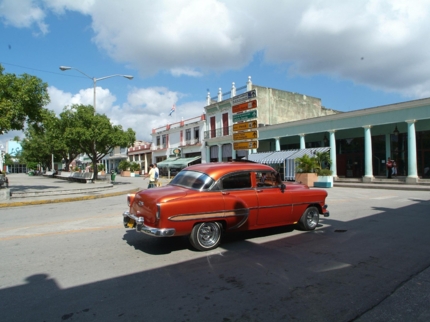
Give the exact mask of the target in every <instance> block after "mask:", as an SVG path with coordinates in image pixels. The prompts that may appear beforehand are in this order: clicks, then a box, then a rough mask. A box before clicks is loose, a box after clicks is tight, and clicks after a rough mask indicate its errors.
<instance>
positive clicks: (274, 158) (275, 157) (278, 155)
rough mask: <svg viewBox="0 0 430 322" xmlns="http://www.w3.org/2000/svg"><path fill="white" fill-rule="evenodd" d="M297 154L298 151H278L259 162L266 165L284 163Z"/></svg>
mask: <svg viewBox="0 0 430 322" xmlns="http://www.w3.org/2000/svg"><path fill="white" fill-rule="evenodd" d="M295 153H297V150H287V151H277V152H274V153H272V154H271V155H269V156H267V157H266V158H264V159H263V160H261V161H259V162H261V163H266V164H269V163H283V162H284V161H285V160H286V159H288V158H289V157H291V156H292V155H293V154H295Z"/></svg>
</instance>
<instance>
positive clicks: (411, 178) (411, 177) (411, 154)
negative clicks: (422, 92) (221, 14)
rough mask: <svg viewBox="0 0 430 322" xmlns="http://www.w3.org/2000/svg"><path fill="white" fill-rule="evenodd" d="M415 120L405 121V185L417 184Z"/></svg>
mask: <svg viewBox="0 0 430 322" xmlns="http://www.w3.org/2000/svg"><path fill="white" fill-rule="evenodd" d="M415 122H416V120H406V123H408V176H407V177H406V183H417V182H418V174H417V173H418V172H417V140H416V133H415Z"/></svg>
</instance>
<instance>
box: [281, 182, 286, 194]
mask: <svg viewBox="0 0 430 322" xmlns="http://www.w3.org/2000/svg"><path fill="white" fill-rule="evenodd" d="M286 187H287V186H286V185H285V184H284V183H281V192H282V193H284V191H285V188H286Z"/></svg>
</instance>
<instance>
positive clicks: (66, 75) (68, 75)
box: [0, 61, 86, 78]
mask: <svg viewBox="0 0 430 322" xmlns="http://www.w3.org/2000/svg"><path fill="white" fill-rule="evenodd" d="M0 64H1V65H10V66H15V67H19V68H24V69H29V70H35V71H38V72H42V73H48V74H54V75H60V76H63V77H78V78H86V77H84V76H80V75H70V74H64V73H56V72H50V71H47V70H42V69H37V68H31V67H26V66H21V65H16V64H11V63H5V62H1V61H0Z"/></svg>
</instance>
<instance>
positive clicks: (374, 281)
mask: <svg viewBox="0 0 430 322" xmlns="http://www.w3.org/2000/svg"><path fill="white" fill-rule="evenodd" d="M328 191H329V198H328V204H329V210H330V214H331V216H330V217H329V218H324V219H322V220H321V225H320V226H319V227H318V228H317V230H316V231H314V232H302V231H299V230H296V229H295V227H293V226H289V227H283V228H276V229H265V230H261V231H256V232H248V233H235V234H228V235H226V236H225V238H224V241H223V243H222V245H221V247H219V248H218V249H216V250H213V251H210V252H197V251H195V250H193V249H192V248H191V246H190V244H189V242H188V239H187V238H184V237H173V238H165V239H163V238H153V237H149V236H146V235H143V234H138V233H136V232H135V231H133V230H126V229H124V228H123V226H122V216H121V214H122V212H123V211H124V210H125V209H126V202H125V197H124V196H120V197H111V198H103V199H96V200H87V201H79V202H69V203H64V204H47V205H37V206H26V207H14V208H4V209H0V315H1V320H2V321H427V320H428V317H429V316H428V315H427V314H428V309H427V308H428V307H429V306H428V304H429V295H428V292H426V293H425V294H424V295H423V296H422V297H420V301H421V302H422V303H421V302H420V301H414V303H413V305H414V306H412V307H411V305H410V304H409V306H408V308H406V309H402V305H404V303H405V302H406V303H408V302H407V300H408V299H405V298H402V297H399V296H398V295H399V294H400V293H399V292H406V293H405V294H406V295H405V296H412V295H413V294H412V293H411V292H412V291H409V293H408V290H405V289H404V286H405V285H406V283H410V282H411V281H412V280H413V281H414V283H415V280H414V278H415V277H417V276H418V275H419V274H420V273H422V272H424V271H425V270H426V269H427V268H429V266H430V247H429V246H428V245H429V244H430V234H429V233H428V222H429V216H430V214H429V211H428V209H429V206H430V201H429V199H430V198H429V194H428V192H425V191H400V190H382V189H379V190H373V189H370V190H365V189H354V188H347V189H345V188H332V189H328ZM420 276H421V275H420ZM417 283H421V284H422V285H428V284H429V283H430V280H428V279H427V280H419V281H417ZM407 285H410V284H407ZM427 290H428V288H427Z"/></svg>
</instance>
